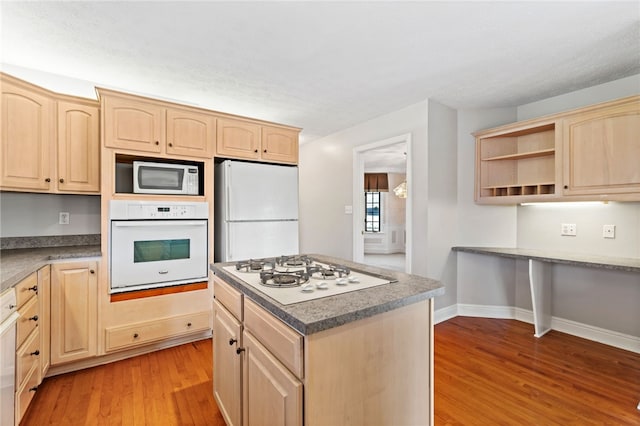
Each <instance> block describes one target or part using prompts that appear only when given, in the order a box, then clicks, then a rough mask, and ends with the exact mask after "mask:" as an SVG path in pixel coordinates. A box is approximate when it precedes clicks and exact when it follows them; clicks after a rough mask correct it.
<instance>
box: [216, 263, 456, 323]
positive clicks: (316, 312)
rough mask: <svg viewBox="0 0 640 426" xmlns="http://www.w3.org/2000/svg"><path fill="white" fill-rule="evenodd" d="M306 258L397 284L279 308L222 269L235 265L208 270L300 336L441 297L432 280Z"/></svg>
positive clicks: (440, 289) (272, 301)
mask: <svg viewBox="0 0 640 426" xmlns="http://www.w3.org/2000/svg"><path fill="white" fill-rule="evenodd" d="M308 256H309V257H312V258H313V259H316V260H318V261H320V262H323V263H333V264H342V265H345V266H348V267H349V268H351V269H353V270H356V271H360V272H365V273H366V272H369V273H372V274H378V275H384V276H388V277H391V278H394V279H396V280H398V281H397V282H392V283H389V284H383V285H379V286H375V287H370V288H365V289H362V290H358V291H352V292H349V293H343V294H338V295H335V296H328V297H323V298H320V299H313V300H309V301H306V302H300V303H294V304H292V305H282V304H280V303H278V302H277V301H275V300H273V299H272V298H270V297H269V296H267V295H265V294H264V293H262V292H260V291H258V290H256V289H255V288H253V287H252V286H251V285H249V284H246V283H244V282H243V281H242V280H240V279H238V278H236V277H234V276H233V275H231V274H229V273H228V272H226V271H225V270H224V269H223V268H224V267H225V266H230V265H234V264H235V262H230V263H214V264H212V265H211V270H212V271H213V272H214V273H215V274H216V275H217V276H218V277H220V278H221V279H222V280H224V281H225V282H227V283H228V284H229V285H231V286H232V287H234V288H236V289H237V290H239V291H240V292H242V293H243V294H244V295H245V296H247V297H248V298H249V299H251V300H253V301H254V302H256V303H257V304H258V305H260V306H262V307H263V308H264V309H266V310H267V311H269V312H271V313H272V314H273V315H275V316H276V317H277V318H280V319H281V320H282V321H284V322H285V323H287V324H288V325H289V326H291V327H292V328H293V329H295V330H297V331H298V332H300V333H301V334H303V335H309V334H313V333H317V332H319V331H322V330H327V329H330V328H333V327H338V326H340V325H343V324H346V323H349V322H352V321H356V320H359V319H363V318H367V317H371V316H374V315H377V314H380V313H383V312H387V311H391V310H393V309H397V308H400V307H402V306H406V305H410V304H412V303H416V302H419V301H421V300H425V299H430V298H433V297H435V296H440V295H442V294H444V286H443V285H442V284H441V283H440V282H439V281H437V280H434V279H430V278H424V277H420V276H418V275H410V274H405V273H402V272H396V271H391V270H388V269H382V268H376V267H373V266H369V265H363V264H360V263H353V262H349V261H346V260H344V259H337V258H335V257H329V256H322V255H317V254H309V255H308Z"/></svg>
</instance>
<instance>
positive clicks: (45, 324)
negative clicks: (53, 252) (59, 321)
mask: <svg viewBox="0 0 640 426" xmlns="http://www.w3.org/2000/svg"><path fill="white" fill-rule="evenodd" d="M38 303H39V304H40V320H39V321H40V327H39V328H40V366H39V367H40V370H39V374H40V376H39V380H38V383H41V382H42V379H44V376H46V375H47V371H49V365H50V360H51V355H50V352H51V351H50V348H51V267H50V266H49V265H47V266H45V267H43V268H40V270H38Z"/></svg>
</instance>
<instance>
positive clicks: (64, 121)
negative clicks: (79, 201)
mask: <svg viewBox="0 0 640 426" xmlns="http://www.w3.org/2000/svg"><path fill="white" fill-rule="evenodd" d="M99 117H100V113H99V109H98V107H97V106H96V107H91V106H87V105H81V104H74V103H71V102H66V101H58V189H59V190H60V191H73V192H95V193H100V132H99V130H100V127H99Z"/></svg>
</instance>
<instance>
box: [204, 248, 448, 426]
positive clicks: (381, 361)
mask: <svg viewBox="0 0 640 426" xmlns="http://www.w3.org/2000/svg"><path fill="white" fill-rule="evenodd" d="M308 256H309V257H310V258H311V259H313V261H316V262H320V263H322V264H324V265H343V266H345V267H346V268H348V269H349V270H350V271H351V275H352V276H355V277H361V278H363V277H365V276H369V275H371V276H375V277H376V278H384V279H385V280H386V281H385V283H382V284H379V285H375V286H371V287H368V288H362V289H358V280H354V282H353V283H350V284H348V285H350V286H352V287H353V289H354V291H347V292H343V293H341V294H335V295H328V296H326V297H319V298H313V299H310V300H305V301H300V302H296V303H291V304H282V303H280V302H278V301H277V300H276V298H273V297H270V296H269V295H268V294H267V293H269V292H268V291H266V290H265V291H261V290H259V289H258V287H256V286H254V285H250V284H248V283H247V282H246V281H245V280H243V279H241V278H239V275H238V274H234V273H232V271H233V268H230V267H232V266H234V265H235V264H234V263H217V264H213V265H212V266H211V270H212V271H213V273H214V278H213V280H214V297H215V301H214V395H215V397H216V400H217V402H218V405H219V407H220V410H221V412H222V413H223V415H224V417H225V420H226V421H227V423H228V424H229V425H239V424H245V425H247V424H248V425H251V424H256V423H260V422H264V421H265V418H268V419H270V420H269V421H268V423H269V424H283V425H284V424H286V425H301V424H304V425H307V426H311V425H334V424H336V425H337V424H367V425H374V424H379V425H395V424H403V425H405V424H407V425H409V424H416V425H427V424H432V418H433V414H432V413H433V368H432V367H433V298H434V297H436V296H439V295H441V294H443V293H444V287H443V285H442V284H441V283H440V282H438V281H436V280H433V279H428V278H424V277H419V276H416V275H409V274H404V273H400V272H396V271H390V270H385V269H381V268H376V267H372V266H368V265H362V264H356V263H353V262H349V261H346V260H343V259H336V258H333V257H328V256H322V255H315V254H311V255H308ZM314 280H315V278H310V279H309V282H311V283H313V284H314V285H316V281H314ZM322 282H326V283H327V284H328V285H329V286H334V285H336V284H337V280H336V281H335V284H334V281H331V280H330V279H325V280H323V281H322ZM318 288H320V287H318ZM276 290H277V289H276ZM270 291H271V290H270ZM322 291H323V290H322V289H318V290H316V291H315V292H316V293H319V294H318V295H319V296H321V295H322ZM270 294H273V293H270ZM265 416H266V417H265Z"/></svg>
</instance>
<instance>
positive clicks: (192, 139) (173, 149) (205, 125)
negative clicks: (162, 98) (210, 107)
mask: <svg viewBox="0 0 640 426" xmlns="http://www.w3.org/2000/svg"><path fill="white" fill-rule="evenodd" d="M215 139H216V118H215V117H214V116H213V115H209V114H202V113H198V112H194V111H187V110H180V109H169V110H167V154H177V155H186V156H190V157H203V158H212V157H213V153H214V151H215Z"/></svg>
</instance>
